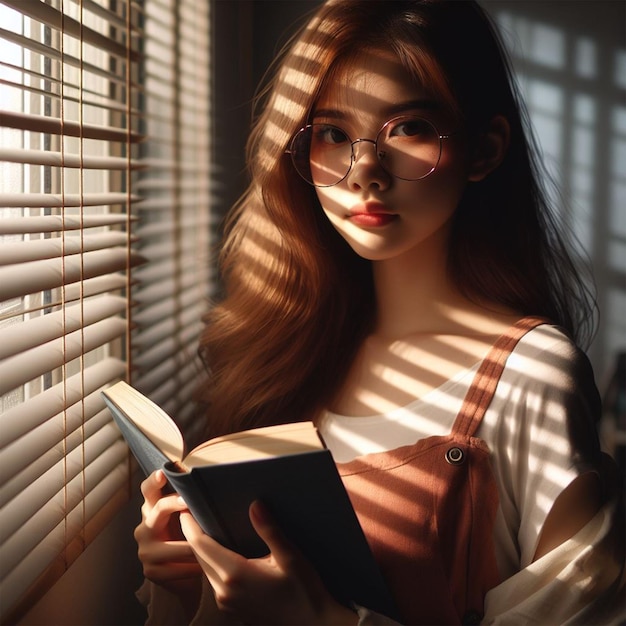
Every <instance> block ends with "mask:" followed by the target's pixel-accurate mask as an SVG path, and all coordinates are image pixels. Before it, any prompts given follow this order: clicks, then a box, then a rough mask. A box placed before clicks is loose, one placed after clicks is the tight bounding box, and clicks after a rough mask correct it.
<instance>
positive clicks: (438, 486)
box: [337, 317, 545, 624]
mask: <svg viewBox="0 0 626 626" xmlns="http://www.w3.org/2000/svg"><path fill="white" fill-rule="evenodd" d="M542 323H545V320H541V319H538V318H529V317H527V318H523V319H522V320H520V321H518V322H517V323H516V324H515V325H513V326H512V327H511V328H510V329H509V330H508V331H507V332H506V333H505V334H504V335H502V336H501V337H500V338H499V339H498V341H497V342H496V343H495V344H494V346H493V347H492V349H491V351H490V352H489V354H488V355H487V357H486V358H485V359H484V360H483V361H482V363H481V365H480V366H479V369H478V371H477V373H476V375H475V377H474V380H473V381H472V384H471V386H470V388H469V390H468V392H467V394H466V396H465V399H464V402H463V406H462V408H461V410H460V412H459V414H458V415H457V417H456V420H455V422H454V425H453V427H452V431H451V432H450V434H448V435H445V436H433V437H427V438H425V439H421V440H419V441H417V443H415V444H413V445H407V446H402V447H400V448H397V449H395V450H390V451H388V452H381V453H374V454H368V455H364V456H361V457H358V458H356V459H354V460H353V461H350V462H347V463H338V464H337V467H338V469H339V473H340V474H341V477H342V479H343V481H344V484H345V486H346V489H347V491H348V493H349V495H350V499H351V500H352V503H353V505H354V508H355V510H356V513H357V516H358V518H359V520H360V522H361V525H362V527H363V530H364V532H365V535H366V536H367V538H368V541H369V543H370V546H371V548H372V551H373V553H374V556H375V557H376V560H377V561H378V564H379V566H380V568H381V570H382V573H383V576H384V577H385V579H386V581H387V584H388V586H389V589H390V591H391V593H392V595H393V597H394V598H395V600H396V604H397V607H398V610H399V613H400V616H401V619H402V621H403V623H405V624H478V623H479V622H480V620H481V618H482V615H483V603H484V597H485V594H486V593H487V591H488V590H489V589H491V588H492V587H494V586H495V585H497V584H498V583H499V582H500V577H499V574H498V568H497V564H496V559H495V552H494V545H493V526H494V520H495V516H496V511H497V508H498V492H497V487H496V483H495V479H494V476H493V472H492V468H491V463H490V454H489V449H488V447H487V445H486V443H485V442H484V441H483V440H481V439H478V438H476V437H475V436H474V434H475V432H476V430H477V429H478V427H479V425H480V423H481V421H482V418H483V415H484V414H485V411H486V409H487V407H488V406H489V404H490V402H491V399H492V397H493V394H494V391H495V389H496V386H497V384H498V380H499V378H500V375H501V374H502V371H503V369H504V366H505V363H506V359H507V358H508V356H509V354H510V353H511V351H512V350H513V348H514V347H515V345H516V344H517V342H518V341H519V339H520V338H521V337H522V336H523V335H524V334H526V333H527V332H528V331H529V330H530V329H532V328H534V327H535V326H538V325H539V324H542Z"/></svg>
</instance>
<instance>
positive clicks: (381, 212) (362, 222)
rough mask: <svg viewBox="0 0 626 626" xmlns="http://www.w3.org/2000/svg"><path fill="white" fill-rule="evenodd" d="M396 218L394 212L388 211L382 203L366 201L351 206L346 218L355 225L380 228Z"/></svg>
mask: <svg viewBox="0 0 626 626" xmlns="http://www.w3.org/2000/svg"><path fill="white" fill-rule="evenodd" d="M397 218H398V215H397V214H396V213H392V212H391V211H388V210H387V209H386V208H385V207H384V205H382V204H379V203H377V202H376V203H367V204H362V205H359V206H356V207H353V208H352V209H351V210H350V212H349V214H348V219H349V220H350V221H351V222H352V223H353V224H356V225H357V226H365V227H370V228H380V227H381V226H387V224H390V223H391V222H393V221H394V220H396V219H397Z"/></svg>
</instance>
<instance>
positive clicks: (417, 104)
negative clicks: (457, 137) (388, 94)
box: [313, 98, 442, 120]
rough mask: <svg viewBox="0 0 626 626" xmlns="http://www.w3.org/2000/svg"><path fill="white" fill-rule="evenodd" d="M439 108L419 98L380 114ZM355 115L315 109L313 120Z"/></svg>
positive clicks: (389, 115)
mask: <svg viewBox="0 0 626 626" xmlns="http://www.w3.org/2000/svg"><path fill="white" fill-rule="evenodd" d="M441 108H442V107H441V103H439V102H437V101H436V100H433V99H432V98H419V99H416V100H407V101H405V102H398V103H395V104H390V105H386V106H384V107H383V108H382V109H381V114H382V116H383V117H393V116H394V115H401V114H402V113H407V112H409V111H416V110H419V111H440V110H441ZM356 113H357V112H356V111H351V112H350V113H348V112H346V111H341V110H339V109H317V110H316V111H314V112H313V118H316V117H324V118H327V119H333V120H345V119H348V118H349V117H350V116H351V115H355V114H356Z"/></svg>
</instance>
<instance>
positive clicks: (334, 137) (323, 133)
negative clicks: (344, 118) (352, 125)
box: [314, 124, 348, 145]
mask: <svg viewBox="0 0 626 626" xmlns="http://www.w3.org/2000/svg"><path fill="white" fill-rule="evenodd" d="M314 139H315V141H316V142H318V143H326V144H329V145H338V144H341V143H345V142H346V141H348V135H346V133H345V132H344V131H343V130H341V128H337V127H336V126H324V125H322V124H320V125H318V126H317V127H316V128H315V133H314Z"/></svg>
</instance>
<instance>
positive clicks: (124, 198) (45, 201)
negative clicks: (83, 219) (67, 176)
mask: <svg viewBox="0 0 626 626" xmlns="http://www.w3.org/2000/svg"><path fill="white" fill-rule="evenodd" d="M139 200H141V196H137V195H132V194H128V193H124V192H112V191H111V192H108V193H66V194H60V193H0V206H3V207H29V208H40V207H49V208H62V207H82V206H108V205H111V204H126V203H128V202H131V203H133V202H138V201H139Z"/></svg>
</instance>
